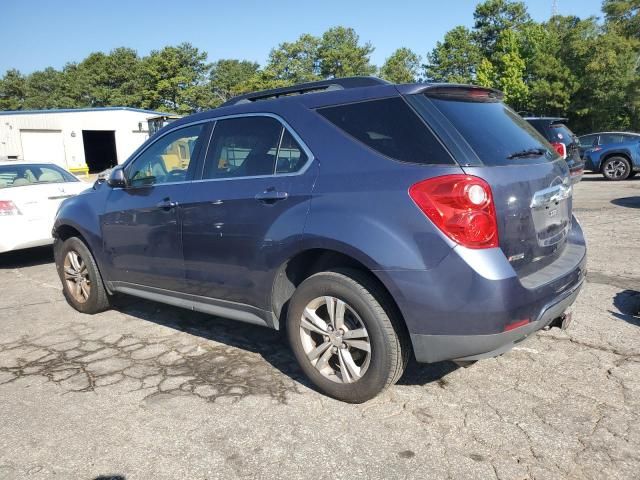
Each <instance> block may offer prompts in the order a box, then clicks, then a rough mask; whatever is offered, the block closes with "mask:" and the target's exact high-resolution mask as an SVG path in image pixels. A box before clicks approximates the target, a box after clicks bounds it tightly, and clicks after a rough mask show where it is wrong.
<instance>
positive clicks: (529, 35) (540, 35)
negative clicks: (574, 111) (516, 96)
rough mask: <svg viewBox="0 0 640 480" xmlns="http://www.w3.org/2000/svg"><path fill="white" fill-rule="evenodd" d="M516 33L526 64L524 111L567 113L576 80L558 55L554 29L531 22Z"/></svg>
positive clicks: (561, 114) (547, 113)
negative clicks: (526, 102) (527, 96)
mask: <svg viewBox="0 0 640 480" xmlns="http://www.w3.org/2000/svg"><path fill="white" fill-rule="evenodd" d="M519 35H520V45H521V47H520V50H521V55H522V58H523V59H524V60H525V65H526V71H525V81H526V83H527V85H528V86H529V103H528V105H527V107H526V110H529V111H532V112H534V113H536V114H540V115H542V114H545V115H554V116H564V115H566V114H567V111H568V109H569V105H570V103H571V96H572V95H573V93H574V92H575V91H576V88H577V80H576V77H575V76H574V74H573V73H572V72H571V70H570V69H569V68H568V67H567V66H566V65H565V64H564V63H563V61H562V60H561V58H560V55H559V52H560V43H559V38H558V36H557V34H556V32H554V31H553V30H551V29H549V28H547V25H544V24H530V25H526V26H524V27H523V28H522V31H521V32H520V34H519Z"/></svg>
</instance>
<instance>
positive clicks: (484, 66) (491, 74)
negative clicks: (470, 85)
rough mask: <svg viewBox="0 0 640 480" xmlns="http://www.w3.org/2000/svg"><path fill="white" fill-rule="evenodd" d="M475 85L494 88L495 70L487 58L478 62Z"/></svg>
mask: <svg viewBox="0 0 640 480" xmlns="http://www.w3.org/2000/svg"><path fill="white" fill-rule="evenodd" d="M476 83H477V84H478V85H480V86H483V87H490V88H493V87H495V86H496V68H495V67H494V66H493V63H491V62H490V61H489V60H488V59H487V58H484V57H483V58H482V60H480V65H478V72H477V74H476Z"/></svg>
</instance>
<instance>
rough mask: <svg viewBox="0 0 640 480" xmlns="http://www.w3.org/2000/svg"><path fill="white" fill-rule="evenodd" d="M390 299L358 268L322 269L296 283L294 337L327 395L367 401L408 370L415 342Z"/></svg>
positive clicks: (298, 350)
mask: <svg viewBox="0 0 640 480" xmlns="http://www.w3.org/2000/svg"><path fill="white" fill-rule="evenodd" d="M385 300H386V296H385V294H384V292H382V291H381V290H380V288H378V286H377V285H376V284H375V282H373V281H371V279H369V278H368V277H367V276H366V275H363V274H361V273H360V272H358V271H353V270H336V271H329V272H321V273H317V274H315V275H313V276H311V277H309V278H308V279H306V280H305V281H304V282H302V284H300V286H299V287H298V288H297V289H296V291H295V293H294V295H293V297H292V298H291V302H290V306H289V309H288V322H287V329H288V332H287V333H288V336H289V342H290V344H291V348H292V349H293V352H294V354H295V356H296V358H297V360H298V362H299V363H300V366H301V367H302V370H303V371H304V372H305V374H306V375H307V376H308V377H309V379H310V380H311V381H312V382H313V383H314V384H315V385H316V386H317V387H318V388H319V389H320V390H322V391H323V392H324V393H326V394H327V395H329V396H332V397H334V398H337V399H339V400H343V401H345V402H350V403H361V402H365V401H367V400H369V399H371V398H373V397H375V396H376V395H377V394H378V393H380V392H381V391H383V390H384V389H386V388H387V387H389V386H390V385H392V384H393V383H395V382H396V381H398V379H399V378H400V376H401V375H402V373H403V372H404V369H405V367H406V364H407V361H408V355H409V350H410V348H409V346H408V342H407V338H406V335H405V333H404V330H403V328H402V326H401V324H400V322H399V320H398V319H397V318H396V315H395V312H394V309H393V308H391V306H390V305H388V304H387V302H386V301H385ZM383 305H384V307H383Z"/></svg>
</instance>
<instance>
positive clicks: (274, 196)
mask: <svg viewBox="0 0 640 480" xmlns="http://www.w3.org/2000/svg"><path fill="white" fill-rule="evenodd" d="M288 197H289V194H288V193H287V192H278V191H277V190H265V191H264V192H262V193H258V194H257V195H256V196H255V199H256V200H258V201H259V202H262V203H267V204H271V203H275V202H277V201H279V200H286V199H287V198H288Z"/></svg>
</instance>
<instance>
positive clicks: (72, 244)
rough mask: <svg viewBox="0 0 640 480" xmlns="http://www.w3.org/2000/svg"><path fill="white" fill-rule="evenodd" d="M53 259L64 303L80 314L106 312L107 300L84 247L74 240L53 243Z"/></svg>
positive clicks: (94, 264) (81, 243)
mask: <svg viewBox="0 0 640 480" xmlns="http://www.w3.org/2000/svg"><path fill="white" fill-rule="evenodd" d="M54 248H55V258H56V268H57V270H58V276H59V277H60V281H61V282H62V291H63V293H64V296H65V298H66V299H67V303H69V305H71V306H72V307H73V308H75V309H76V310H78V311H79V312H82V313H90V314H93V313H98V312H102V311H103V310H106V309H107V308H109V296H108V294H107V291H106V289H105V288H104V284H103V282H102V277H101V276H100V272H99V271H98V266H97V265H96V261H95V259H94V258H93V255H92V254H91V252H90V251H89V249H88V248H87V246H86V245H85V243H84V242H83V241H82V240H80V239H79V238H77V237H71V238H68V239H67V240H65V241H64V242H59V241H56V244H55V247H54Z"/></svg>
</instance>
